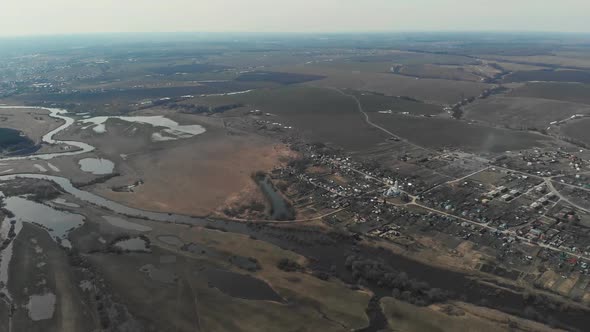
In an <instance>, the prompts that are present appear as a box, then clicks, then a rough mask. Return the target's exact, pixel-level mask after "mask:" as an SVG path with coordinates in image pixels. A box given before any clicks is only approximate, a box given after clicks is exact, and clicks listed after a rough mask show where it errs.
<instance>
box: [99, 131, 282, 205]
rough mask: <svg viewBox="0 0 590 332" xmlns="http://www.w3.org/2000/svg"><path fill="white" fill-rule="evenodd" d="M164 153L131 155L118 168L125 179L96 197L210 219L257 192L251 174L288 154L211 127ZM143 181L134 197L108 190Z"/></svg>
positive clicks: (266, 141)
mask: <svg viewBox="0 0 590 332" xmlns="http://www.w3.org/2000/svg"><path fill="white" fill-rule="evenodd" d="M159 144H161V145H162V147H164V146H165V148H161V149H157V150H147V151H145V152H139V153H137V154H134V155H131V156H129V157H128V159H127V160H126V161H124V162H123V163H122V165H121V166H120V170H121V173H122V174H123V176H121V177H117V178H115V179H113V180H111V181H109V182H107V183H105V184H102V185H99V186H97V187H96V189H95V190H96V192H98V193H100V194H101V195H104V196H106V197H109V198H111V199H113V200H116V201H120V202H123V203H124V204H128V205H130V206H133V207H137V208H142V209H147V210H154V211H165V212H176V213H183V214H191V215H208V214H211V213H213V212H214V211H216V210H218V209H220V208H222V207H223V206H224V205H225V204H226V203H231V202H234V201H236V200H240V197H242V196H241V195H242V194H244V195H246V196H249V195H248V193H249V192H252V191H256V190H257V189H256V188H257V187H256V185H255V183H254V182H253V181H252V180H251V177H250V176H251V174H252V173H254V172H256V171H259V170H263V171H268V170H271V169H272V168H274V167H275V166H279V165H280V164H281V163H283V162H285V161H286V160H287V159H288V158H289V157H290V156H291V152H290V150H289V149H288V148H287V147H285V146H284V145H280V144H275V143H274V142H272V141H271V140H269V139H265V138H262V137H260V136H256V135H252V134H243V135H236V136H230V135H226V133H224V132H223V131H222V130H221V129H217V128H212V127H209V131H208V132H206V133H205V134H202V135H200V136H199V137H196V138H193V139H190V140H186V141H181V142H163V143H159ZM138 179H142V180H143V181H145V183H144V184H143V185H141V186H140V187H139V188H138V189H137V190H136V191H135V192H133V193H118V192H113V191H112V190H111V189H110V187H112V186H120V185H126V184H130V183H133V182H134V181H137V180H138Z"/></svg>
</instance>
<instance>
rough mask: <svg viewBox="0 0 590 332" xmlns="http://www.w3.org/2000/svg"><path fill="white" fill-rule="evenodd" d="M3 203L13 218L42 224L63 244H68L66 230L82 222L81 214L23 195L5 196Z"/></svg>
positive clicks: (78, 225) (80, 224)
mask: <svg viewBox="0 0 590 332" xmlns="http://www.w3.org/2000/svg"><path fill="white" fill-rule="evenodd" d="M4 204H5V208H6V209H7V210H9V211H10V212H12V213H13V214H14V216H15V217H14V218H15V219H17V220H20V221H26V222H31V223H35V224H38V225H42V226H43V227H45V228H46V229H47V230H48V231H49V234H50V235H51V237H52V238H54V239H55V238H59V239H60V242H61V243H62V245H64V246H69V241H68V240H67V237H68V232H69V231H70V230H71V229H74V228H77V227H80V226H82V224H84V216H82V215H79V214H73V213H69V212H64V211H60V210H56V209H54V208H52V207H50V206H47V205H44V204H41V203H37V202H33V201H30V200H28V199H26V198H23V197H7V198H5V199H4Z"/></svg>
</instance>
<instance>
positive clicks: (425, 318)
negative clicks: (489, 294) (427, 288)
mask: <svg viewBox="0 0 590 332" xmlns="http://www.w3.org/2000/svg"><path fill="white" fill-rule="evenodd" d="M442 306H445V305H441V306H431V307H416V306H414V305H411V304H408V303H405V302H401V301H398V300H396V299H394V298H391V297H386V298H383V299H382V300H381V307H382V309H383V312H384V314H385V317H386V318H387V321H388V324H389V328H390V329H392V330H394V331H404V332H423V331H429V332H455V331H464V332H500V331H527V332H541V331H555V330H552V329H549V328H547V327H545V326H543V325H541V324H538V323H535V322H532V321H527V320H524V319H521V318H517V317H513V316H510V315H507V314H503V313H500V312H497V311H495V310H491V309H485V308H479V307H474V306H471V305H465V304H461V303H459V304H456V305H453V308H454V309H455V310H458V312H462V313H463V314H462V315H459V316H452V315H448V314H446V313H444V312H442V311H441V309H442Z"/></svg>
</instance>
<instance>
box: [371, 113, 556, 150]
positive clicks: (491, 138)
mask: <svg viewBox="0 0 590 332" xmlns="http://www.w3.org/2000/svg"><path fill="white" fill-rule="evenodd" d="M371 119H372V120H373V122H375V123H377V124H379V125H381V126H383V127H385V128H386V129H388V130H390V131H392V132H393V133H395V134H396V135H399V136H401V137H403V138H406V139H408V140H410V141H411V142H413V143H416V144H418V145H421V146H424V147H428V148H443V147H458V148H460V149H464V150H467V151H474V152H480V153H498V152H503V151H507V150H520V149H528V148H531V147H534V146H540V145H541V144H543V142H544V141H547V138H544V137H543V136H540V135H536V134H532V133H528V132H518V131H510V130H507V129H498V128H491V127H486V126H482V125H476V124H468V123H467V122H464V121H457V120H453V119H443V118H424V117H413V116H403V115H395V114H373V115H371Z"/></svg>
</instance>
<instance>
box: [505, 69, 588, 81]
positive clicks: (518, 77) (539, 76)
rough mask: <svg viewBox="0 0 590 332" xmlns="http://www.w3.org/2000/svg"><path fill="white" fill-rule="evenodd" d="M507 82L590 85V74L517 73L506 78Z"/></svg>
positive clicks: (558, 72) (543, 71)
mask: <svg viewBox="0 0 590 332" xmlns="http://www.w3.org/2000/svg"><path fill="white" fill-rule="evenodd" d="M504 81H505V82H526V81H547V82H578V83H590V72H587V71H579V70H533V71H517V72H515V73H513V74H510V75H508V76H506V77H505V79H504Z"/></svg>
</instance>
